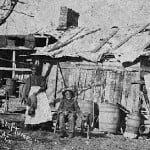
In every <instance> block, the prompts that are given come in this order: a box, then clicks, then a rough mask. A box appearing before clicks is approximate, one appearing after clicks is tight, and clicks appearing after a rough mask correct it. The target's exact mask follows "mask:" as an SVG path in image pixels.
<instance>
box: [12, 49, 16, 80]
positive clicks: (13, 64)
mask: <svg viewBox="0 0 150 150" xmlns="http://www.w3.org/2000/svg"><path fill="white" fill-rule="evenodd" d="M15 61H16V51H15V50H13V54H12V68H13V71H12V78H14V77H15V70H14V69H15V68H16V62H15Z"/></svg>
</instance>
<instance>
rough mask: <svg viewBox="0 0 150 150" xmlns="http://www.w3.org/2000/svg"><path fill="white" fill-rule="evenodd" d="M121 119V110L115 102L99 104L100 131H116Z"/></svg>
mask: <svg viewBox="0 0 150 150" xmlns="http://www.w3.org/2000/svg"><path fill="white" fill-rule="evenodd" d="M119 121H120V110H119V107H118V106H117V105H115V104H110V103H100V104H99V130H100V132H109V133H116V132H117V130H118V126H119Z"/></svg>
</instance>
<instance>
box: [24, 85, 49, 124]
mask: <svg viewBox="0 0 150 150" xmlns="http://www.w3.org/2000/svg"><path fill="white" fill-rule="evenodd" d="M39 89H40V86H31V89H30V92H29V96H31V95H32V94H33V93H35V92H37V91H38V90H39ZM29 108H30V107H29V106H26V114H25V124H40V123H44V122H47V121H51V120H52V114H51V108H50V106H49V101H48V98H47V96H46V93H45V92H41V93H39V94H38V95H37V108H36V110H35V115H34V116H30V115H28V110H29Z"/></svg>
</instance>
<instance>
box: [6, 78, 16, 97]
mask: <svg viewBox="0 0 150 150" xmlns="http://www.w3.org/2000/svg"><path fill="white" fill-rule="evenodd" d="M6 89H7V91H8V95H9V96H11V95H15V94H16V80H14V79H11V78H8V79H7V80H6Z"/></svg>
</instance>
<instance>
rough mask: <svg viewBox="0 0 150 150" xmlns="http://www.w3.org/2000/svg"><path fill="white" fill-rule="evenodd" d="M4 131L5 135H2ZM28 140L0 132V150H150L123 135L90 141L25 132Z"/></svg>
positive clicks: (148, 145)
mask: <svg viewBox="0 0 150 150" xmlns="http://www.w3.org/2000/svg"><path fill="white" fill-rule="evenodd" d="M4 131H5V135H4ZM21 132H22V133H24V134H25V135H28V136H29V137H30V140H27V139H25V138H23V137H22V136H20V135H15V133H14V132H12V133H11V131H10V130H8V129H7V130H6V129H3V130H2V129H1V130H0V150H121V149H122V150H150V140H145V139H144V138H140V139H127V138H124V137H123V135H114V134H102V133H101V134H100V133H99V134H92V135H91V138H90V139H87V138H86V137H83V136H82V135H81V134H79V133H76V136H75V137H74V138H72V139H69V138H59V134H58V133H56V134H55V135H54V133H53V132H48V131H41V130H37V131H25V130H21Z"/></svg>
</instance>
